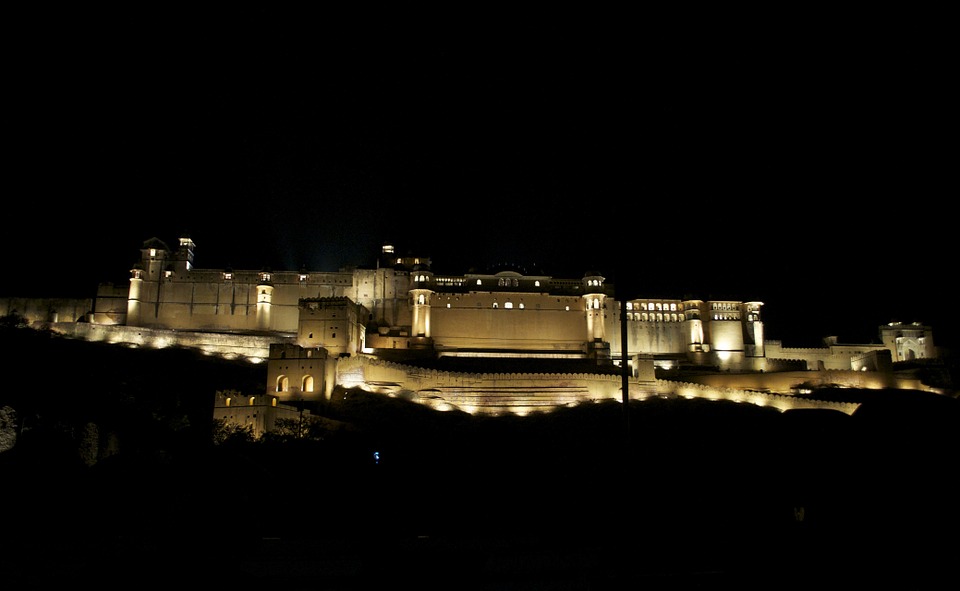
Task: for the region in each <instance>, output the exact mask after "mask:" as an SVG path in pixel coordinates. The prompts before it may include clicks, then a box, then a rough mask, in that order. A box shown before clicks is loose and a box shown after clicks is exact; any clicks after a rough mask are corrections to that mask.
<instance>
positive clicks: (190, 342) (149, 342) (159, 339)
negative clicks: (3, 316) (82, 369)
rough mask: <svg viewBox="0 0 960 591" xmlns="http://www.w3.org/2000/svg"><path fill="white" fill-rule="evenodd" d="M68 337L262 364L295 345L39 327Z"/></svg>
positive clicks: (225, 336) (81, 326)
mask: <svg viewBox="0 0 960 591" xmlns="http://www.w3.org/2000/svg"><path fill="white" fill-rule="evenodd" d="M35 326H36V327H37V328H46V329H49V330H51V331H53V332H56V333H58V334H62V335H65V336H68V337H73V338H80V339H85V340H88V341H95V342H107V343H113V344H119V345H128V346H136V347H147V348H153V349H164V348H167V347H189V348H194V349H199V350H200V351H203V352H204V353H207V354H210V355H219V356H221V357H224V358H227V359H237V358H241V359H248V360H250V361H255V362H259V361H262V360H264V359H267V358H268V357H269V355H270V345H272V344H274V343H293V342H294V341H295V340H296V339H295V337H294V336H293V335H289V336H286V337H283V336H279V335H270V336H264V335H247V334H230V333H222V332H193V331H183V330H169V329H155V328H143V327H137V326H120V325H103V324H89V323H86V322H73V323H70V322H58V323H50V324H46V325H44V324H36V325H35Z"/></svg>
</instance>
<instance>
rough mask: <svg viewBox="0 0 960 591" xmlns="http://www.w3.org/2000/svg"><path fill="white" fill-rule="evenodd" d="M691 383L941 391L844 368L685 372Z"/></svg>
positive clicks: (890, 376) (768, 388) (786, 388)
mask: <svg viewBox="0 0 960 591" xmlns="http://www.w3.org/2000/svg"><path fill="white" fill-rule="evenodd" d="M685 379H686V380H687V381H689V382H690V383H696V384H700V385H703V386H709V387H713V388H745V389H748V390H764V391H768V392H776V393H781V394H789V393H791V392H796V391H797V390H798V389H799V388H801V387H803V388H809V387H829V386H840V387H845V388H869V389H878V388H894V389H903V390H926V391H931V392H934V391H936V392H939V390H935V389H933V388H930V387H928V386H926V385H924V384H923V383H922V382H920V380H918V379H916V378H912V377H903V376H898V375H896V374H895V373H892V372H876V371H853V370H841V369H827V370H810V371H784V372H765V373H746V374H740V373H714V374H702V375H691V376H685Z"/></svg>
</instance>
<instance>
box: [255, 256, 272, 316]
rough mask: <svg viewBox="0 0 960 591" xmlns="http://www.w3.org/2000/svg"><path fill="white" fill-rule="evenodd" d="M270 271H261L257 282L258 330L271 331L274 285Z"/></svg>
mask: <svg viewBox="0 0 960 591" xmlns="http://www.w3.org/2000/svg"><path fill="white" fill-rule="evenodd" d="M271 277H272V273H271V271H270V269H264V270H263V271H260V280H259V281H257V330H270V311H271V307H272V306H273V283H271V282H270V280H271Z"/></svg>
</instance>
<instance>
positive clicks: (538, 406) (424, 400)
mask: <svg viewBox="0 0 960 591" xmlns="http://www.w3.org/2000/svg"><path fill="white" fill-rule="evenodd" d="M646 361H647V362H649V360H646ZM853 373H856V372H853ZM641 375H648V374H647V372H641ZM740 377H742V376H740ZM337 383H338V384H339V385H341V386H343V387H345V388H352V387H360V388H362V389H364V390H368V391H371V392H378V393H383V394H388V395H391V396H401V397H405V398H408V399H411V400H415V401H416V402H419V403H421V404H425V405H427V406H430V407H432V408H436V409H438V410H453V409H458V410H462V411H465V412H469V413H471V414H473V413H479V414H503V413H513V414H519V415H525V414H528V413H531V412H537V411H549V410H552V409H554V408H557V407H560V406H566V405H572V404H581V403H584V402H595V401H599V400H606V399H616V400H622V394H621V392H622V385H623V378H622V376H620V375H616V374H517V373H509V374H506V373H492V374H475V373H459V372H447V371H440V370H434V369H423V368H418V367H411V366H406V365H403V364H399V363H392V362H388V361H383V360H380V359H378V358H375V357H370V356H357V357H352V358H344V359H340V360H339V361H338V364H337ZM628 387H629V390H630V392H629V396H630V398H631V399H637V400H643V399H645V398H648V397H651V396H683V397H687V398H705V399H709V400H730V401H733V402H742V403H747V404H756V405H760V406H769V407H773V408H776V409H778V410H781V411H784V410H788V409H794V408H829V409H835V410H840V411H842V412H845V413H847V414H850V413H852V412H853V411H854V410H855V409H856V408H857V406H858V405H857V404H852V403H840V402H831V401H825V400H813V399H811V398H809V397H803V396H791V395H787V394H773V393H769V392H760V391H757V390H751V389H747V388H737V387H732V386H728V385H720V384H704V383H693V382H678V381H670V380H654V381H647V380H643V381H641V380H638V379H636V378H629V379H628Z"/></svg>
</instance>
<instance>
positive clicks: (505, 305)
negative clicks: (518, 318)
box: [503, 302, 513, 310]
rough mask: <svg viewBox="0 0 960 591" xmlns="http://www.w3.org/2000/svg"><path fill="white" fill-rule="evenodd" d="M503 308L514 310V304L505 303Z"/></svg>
mask: <svg viewBox="0 0 960 591" xmlns="http://www.w3.org/2000/svg"><path fill="white" fill-rule="evenodd" d="M503 307H504V308H506V309H507V310H512V309H513V302H504V303H503Z"/></svg>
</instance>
